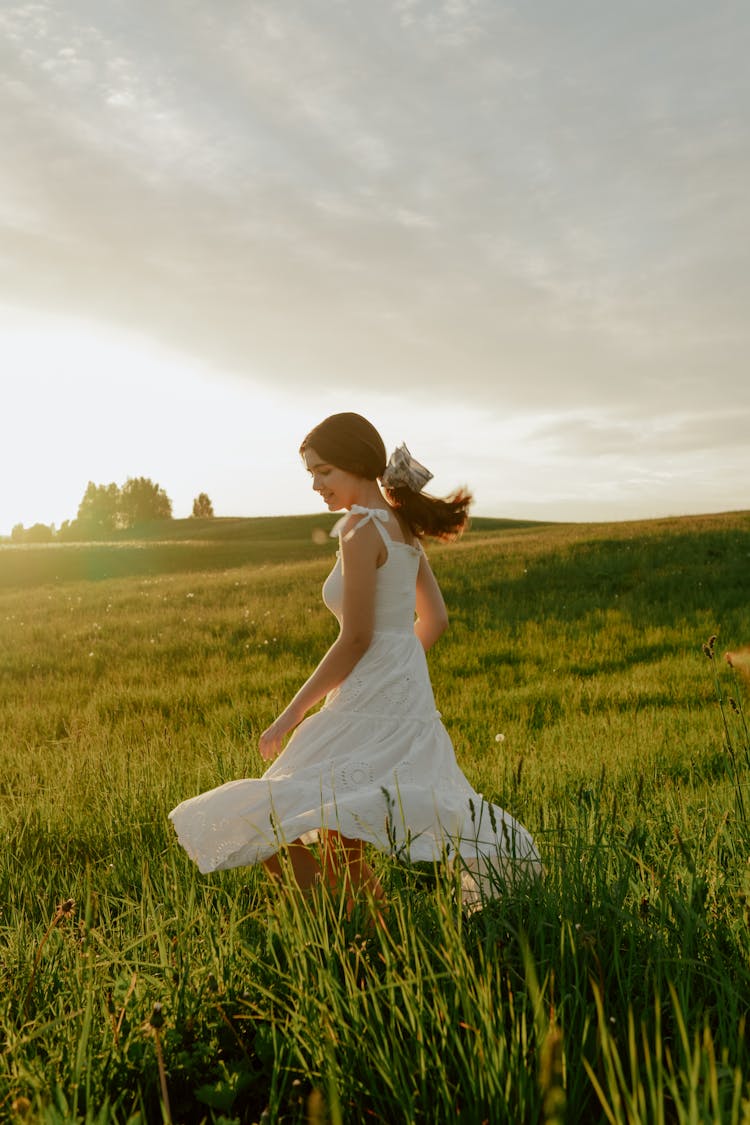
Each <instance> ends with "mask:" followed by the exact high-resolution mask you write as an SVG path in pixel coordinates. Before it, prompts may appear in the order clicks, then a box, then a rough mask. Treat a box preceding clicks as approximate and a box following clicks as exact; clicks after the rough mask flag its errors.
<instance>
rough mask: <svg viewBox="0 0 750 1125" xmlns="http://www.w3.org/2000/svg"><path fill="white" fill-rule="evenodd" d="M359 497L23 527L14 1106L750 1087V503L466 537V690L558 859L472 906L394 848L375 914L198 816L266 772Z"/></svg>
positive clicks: (213, 1114)
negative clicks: (248, 862) (55, 531)
mask: <svg viewBox="0 0 750 1125" xmlns="http://www.w3.org/2000/svg"><path fill="white" fill-rule="evenodd" d="M185 522H186V523H188V522H189V523H190V524H195V522H196V521H185ZM329 522H330V521H329ZM326 526H327V524H325V523H324V520H323V519H321V520H320V521H317V522H316V521H311V520H300V522H298V523H295V522H294V521H279V522H278V525H277V530H278V532H279V534H278V537H277V538H274V536H273V526H272V525H271V526H269V527H267V528H264V529H262V530H263V534H262V535H260V534H259V535H258V536H256V538H255V539H243V538H242V535H241V534H240V533H239V531H240V529H239V528H238V527H234V532H236V533H237V538H236V539H234V540H231V539H229V538H227V539H226V540H222V539H221V538H217V539H216V540H215V541H213V544H211V543H210V541H209V545H208V546H206V545H205V544H204V545H203V546H196V545H195V543H194V542H192V541H191V542H182V543H180V542H175V541H172V542H171V543H167V544H166V545H164V546H163V547H162V546H159V545H157V544H152V545H151V547H144V548H140V547H133V546H132V544H131V545H130V546H128V547H125V546H113V547H107V548H106V550H107V551H109V553H110V554H109V557H110V558H111V556H112V555H113V554H116V553H117V552H118V551H121V550H126V549H127V550H130V549H131V548H132V549H133V550H136V551H137V550H143V551H146V552H147V553H148V552H150V555H149V558H148V565H147V566H146V565H145V564H144V570H143V571H141V572H138V571H136V572H135V573H133V572H132V569H131V570H128V571H127V576H120V577H109V578H103V577H97V578H96V580H92V579H89V580H85V581H82V580H80V573H81V571H80V568H81V567H82V566H87V565H88V563H86V562H85V557H86V550H84V549H83V548H78V547H73V546H71V547H55V548H50V549H46V550H44V549H40V550H39V551H38V552H36V553H34V552H30V549H24V548H20V549H19V548H12V549H4V550H3V551H1V552H0V583H1V584H2V586H3V588H2V590H0V662H1V665H0V666H1V667H2V676H1V677H0V838H2V842H3V845H4V846H3V848H2V850H1V851H0V1120H21V1119H23V1116H24V1114H25V1115H26V1118H27V1119H31V1120H34V1121H44V1122H50V1123H53V1122H55V1123H56V1122H69V1121H70V1122H73V1121H76V1122H77V1121H81V1122H101V1123H102V1125H106V1123H108V1122H127V1121H131V1122H135V1121H140V1122H152V1121H160V1120H166V1119H168V1117H169V1118H171V1120H174V1121H181V1122H202V1121H205V1122H232V1121H234V1122H256V1121H257V1122H260V1121H267V1122H296V1121H300V1122H303V1121H320V1122H322V1121H330V1122H331V1123H332V1125H335V1123H336V1122H339V1121H347V1122H359V1121H373V1122H377V1121H381V1122H388V1123H395V1122H442V1121H447V1122H453V1121H461V1122H471V1123H474V1122H476V1123H477V1125H479V1123H481V1122H483V1121H489V1122H493V1123H494V1122H509V1123H510V1122H513V1123H517V1122H527V1121H528V1122H536V1121H555V1120H558V1121H571V1122H616V1123H620V1122H622V1123H637V1122H663V1123H665V1125H666V1123H672V1122H680V1123H683V1122H684V1123H691V1125H692V1123H693V1122H695V1123H697V1122H722V1123H723V1122H730V1123H737V1125H740V1123H744V1122H748V1121H750V1046H749V1042H750V1041H749V1039H748V1027H747V1018H748V1008H749V1007H750V936H749V934H750V930H749V927H748V923H749V922H750V865H749V864H748V855H750V848H749V845H750V828H749V826H748V819H747V818H748V813H750V792H748V785H747V778H748V769H749V768H750V761H749V756H750V745H749V744H748V736H747V727H746V724H745V707H746V703H745V701H746V698H747V695H746V693H747V686H746V684H745V683H744V682H742V681H740V680H738V679H737V678H736V677H737V673H736V672H735V671H734V670H733V669H732V668H730V667H729V665H728V664H726V663H725V662H724V661H723V660H722V653H723V651H724V649H737V648H739V647H741V646H742V645H743V644H746V643H748V640H749V638H750V608H749V607H748V601H747V574H748V566H749V565H750V517H749V516H748V514H747V513H733V514H725V515H722V516H714V517H705V518H702V519H697V518H696V519H692V518H690V519H681V520H671V521H649V522H646V523H639V524H619V525H618V524H613V525H591V526H564V525H551V526H547V527H540V526H538V525H527V526H517V527H514V526H508V525H501V526H500V527H492V526H489V525H485V526H481V525H480V526H478V527H477V526H475V529H474V530H473V531H472V532H471V534H470V535H468V536H466V538H465V539H464V540H463V541H461V543H459V544H457V545H456V546H454V547H436V548H434V549H432V550H431V557H432V559H433V564H434V567H435V570H436V572H437V573H438V576H439V578H440V581H441V585H442V586H443V589H444V591H445V594H446V600H447V601H448V604H449V608H450V610H451V620H452V628H451V630H450V631H449V633H448V634H447V635H446V637H445V638H444V639H443V640H442V641H441V642H440V644H439V645H438V646H437V647H436V649H435V650H434V652H433V653H431V654H430V665H431V671H432V675H433V683H434V686H435V692H436V697H437V700H438V705H439V706H440V708H441V711H442V712H443V716H444V720H445V722H446V725H447V726H448V729H449V731H450V733H451V735H452V737H453V739H454V744H455V746H456V751H457V755H458V758H459V761H460V763H461V765H462V768H463V769H464V771H465V772H466V774H467V776H468V777H469V779H470V780H471V782H472V784H474V786H475V787H476V788H478V789H480V790H481V791H482V792H484V793H485V795H486V796H487V797H488V798H490V799H492V800H494V801H497V802H498V803H500V804H502V805H503V806H504V807H506V808H508V809H509V810H510V811H511V812H513V813H514V814H515V815H517V816H518V817H519V818H520V819H521V820H522V821H523V822H524V823H525V824H527V825H528V826H529V828H530V829H531V830H532V831H533V833H534V834H535V836H536V837H537V839H538V841H539V844H540V847H541V850H542V853H543V858H544V863H545V868H546V876H545V879H544V880H543V881H542V882H540V883H538V884H536V885H533V886H523V885H519V886H516V887H508V888H507V890H506V893H505V894H504V896H503V897H502V899H501V900H500V901H496V902H493V903H491V904H489V905H488V906H487V907H486V908H485V909H484V910H483V911H481V912H478V913H476V914H473V915H471V916H468V917H467V916H464V915H463V914H462V913H461V911H460V910H459V909H458V908H457V907H456V903H455V896H454V894H453V888H452V886H451V881H450V879H449V878H448V877H447V876H444V875H441V874H440V873H437V872H435V871H434V870H432V869H431V868H430V867H428V866H419V867H417V868H411V869H408V868H403V867H399V866H396V865H394V864H392V863H391V862H389V861H387V860H386V859H384V858H379V859H378V860H377V864H378V871H379V874H380V876H381V878H382V880H383V882H384V883H385V885H386V888H387V891H388V895H389V899H390V902H391V913H390V916H389V921H388V930H387V932H385V933H379V934H377V935H375V936H367V935H366V933H365V930H364V928H363V921H364V920H363V919H361V918H354V919H352V920H351V922H348V921H346V920H345V919H344V918H343V913H342V911H343V908H342V904H341V903H340V902H339V901H337V899H336V897H335V896H332V895H327V896H326V895H322V894H321V896H320V898H319V901H318V903H317V905H316V908H315V909H314V910H310V909H307V908H303V907H302V905H301V904H300V903H299V902H298V901H297V900H296V898H295V897H293V896H288V895H284V894H282V893H280V892H278V891H276V890H273V889H272V888H269V886H268V885H267V884H266V882H265V880H264V877H263V875H262V873H261V872H259V871H257V870H255V869H243V870H238V871H233V872H225V873H221V874H217V875H213V876H201V875H199V874H198V873H197V871H196V870H195V869H194V867H193V866H192V865H191V864H190V862H189V861H188V860H187V858H186V857H185V856H184V854H183V853H182V852H181V850H180V849H179V848H178V847H177V846H176V844H175V841H174V838H173V836H172V833H171V828H170V826H169V824H168V822H167V819H166V814H167V812H168V810H169V809H170V808H171V807H172V806H173V805H174V804H176V803H177V802H178V801H179V800H181V799H182V798H184V797H185V796H188V795H190V794H191V793H194V792H198V791H200V790H201V789H204V788H207V787H209V786H212V785H216V784H219V783H220V782H222V781H225V780H228V779H230V778H232V777H237V776H242V775H255V774H258V773H260V772H261V770H262V768H263V763H262V762H261V760H260V758H259V756H258V754H257V749H256V744H257V736H258V734H259V733H260V731H261V730H262V729H263V728H264V726H266V725H267V723H268V721H269V720H270V719H271V718H272V717H273V716H274V715H275V714H276V713H277V710H278V709H279V707H280V706H281V705H283V703H284V702H285V701H286V699H287V698H288V697H289V695H290V694H291V693H292V692H293V691H294V690H295V688H296V686H298V684H299V682H300V681H301V680H302V679H303V678H304V677H305V675H307V673H308V672H309V671H310V670H311V668H312V667H313V666H314V664H315V662H316V660H317V658H318V657H319V655H320V654H321V653H322V651H324V649H325V648H326V646H327V645H328V644H329V643H330V641H331V640H332V638H333V636H334V635H335V625H334V623H333V622H332V619H331V618H330V616H329V614H328V613H327V611H326V610H325V609H324V608H323V607H322V606H321V605H320V604H319V602H318V600H317V589H318V587H319V585H320V584H321V582H322V580H323V578H324V576H325V573H326V572H327V569H328V567H329V565H330V555H331V552H332V549H333V544H332V543H330V542H327V541H326V542H322V543H315V542H313V540H312V530H313V529H314V528H315V527H320V528H321V529H325V527H326ZM207 530H210V531H211V532H212V533H215V534H217V535H218V525H214V526H213V527H212V528H209V529H207ZM228 530H231V529H229V528H228ZM268 543H271V544H272V548H268V547H267V546H266V544H268ZM167 548H170V549H173V551H174V552H177V553H173V554H172V555H169V552H168V551H167ZM102 549H103V548H102ZM11 550H12V551H14V552H15V555H14V557H13V560H12V564H11V563H8V562H7V558H8V553H9V551H11ZM87 550H88V551H89V552H90V553H91V552H93V553H94V555H95V554H96V552H97V551H98V550H100V548H88V549H87ZM66 552H69V553H70V557H71V558H73V562H65V561H64V560H65V558H66ZM159 552H161V553H159ZM232 552H235V553H234V554H232ZM242 552H245V555H244V556H243V554H242ZM32 556H33V557H34V558H35V560H36V561H34V563H33V566H31V565H30V569H29V570H28V571H24V570H23V568H22V567H21V564H19V563H18V561H17V560H18V559H19V558H20V559H23V558H31V557H32ZM140 557H142V558H145V557H146V556H145V555H143V556H140ZM243 558H244V560H245V561H243ZM160 559H162V560H166V561H163V567H162V569H161V570H160V569H159V567H160V566H162V563H160V562H159V560H160ZM282 559H285V560H287V561H283V562H282V561H281V560H282ZM61 560H63V561H61ZM81 560H83V561H81ZM222 560H224V561H222ZM177 562H179V565H177ZM127 565H128V566H131V564H130V563H128V564H127ZM67 567H70V569H69V570H68V569H66V568H67ZM14 568H16V569H15V570H14ZM19 568H20V569H19ZM76 568H78V569H76ZM91 573H92V574H93V573H94V569H93V568H92V571H91ZM96 573H99V572H98V571H97V572H96ZM66 574H69V575H78V577H77V578H73V577H71V578H66V577H65V575H66ZM14 575H15V577H14ZM712 635H718V640H717V641H715V642H714V644H713V646H712V647H711V648H709V654H710V658H709V656H707V655H706V654H705V652H704V651H703V645H704V643H705V642H707V639H708V638H709V636H712ZM730 698H731V699H732V700H734V705H732V704H731V703H730V702H729V700H730ZM498 735H502V736H503V737H502V739H501V740H498ZM158 1005H161V1008H159V1007H158ZM160 1058H161V1060H162V1065H161V1067H160ZM160 1071H161V1073H160ZM167 1099H168V1102H169V1107H170V1108H169V1113H167V1108H166V1106H167Z"/></svg>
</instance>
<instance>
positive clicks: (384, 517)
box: [331, 504, 389, 543]
mask: <svg viewBox="0 0 750 1125" xmlns="http://www.w3.org/2000/svg"><path fill="white" fill-rule="evenodd" d="M352 513H354V514H356V515H358V516H364V517H365V518H364V519H363V520H360V521H359V523H358V524H355V526H354V527H353V528H351V530H350V531H347V533H346V535H345V536H344V539H343V542H344V543H348V542H349V540H350V539H351V537H352V535H355V534H356V533H357V532H358V531H359V529H360V527H364V526H365V524H367V523H371V522H374V521H375V520H380V522H381V523H382V524H384V525H385V524H387V523H388V518H389V517H388V512H387V511H386V509H385V508H363V507H362V505H361V504H352V506H351V508H350V509H349V511H348V512H347V513H346V515H345V516H342V517H341V519H340V520H337V521H336V523H335V524H334V526H333V530H332V531H331V539H335V538H336V537H337V536H338V535H340V534H341V532H342V531H343V528H344V524H345V523H346V521H347V520H348V519H349V516H350V515H352ZM379 530H380V528H378V531H379Z"/></svg>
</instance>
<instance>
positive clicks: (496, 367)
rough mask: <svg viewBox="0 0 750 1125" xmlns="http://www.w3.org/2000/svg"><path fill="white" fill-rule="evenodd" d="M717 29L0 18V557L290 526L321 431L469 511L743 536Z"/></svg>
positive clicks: (451, 11)
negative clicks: (110, 526)
mask: <svg viewBox="0 0 750 1125" xmlns="http://www.w3.org/2000/svg"><path fill="white" fill-rule="evenodd" d="M749 33H750V8H749V7H748V5H747V3H746V0H741V2H740V0H738V2H736V3H731V2H730V3H724V2H722V0H712V2H711V3H710V4H709V3H706V2H705V0H701V2H694V0H679V2H678V0H649V2H648V3H646V2H642V0H630V2H628V3H627V4H623V3H616V2H614V0H609V2H606V0H588V2H583V0H571V2H570V3H562V2H560V0H523V2H522V0H518V2H517V3H503V2H501V0H443V2H438V0H378V2H376V3H373V2H372V0H350V2H348V3H347V2H344V0H328V2H324V0H273V2H271V0H269V2H266V3H260V2H257V0H244V2H238V0H202V2H196V0H179V2H177V0H175V2H171V0H164V2H161V3H160V2H159V0H148V2H147V0H127V2H125V0H65V2H58V3H53V2H46V0H39V2H36V3H13V2H12V0H4V3H3V4H2V7H1V8H0V42H1V44H2V46H1V48H0V52H1V53H0V86H1V88H2V89H1V95H2V96H1V98H0V139H1V140H2V151H3V157H2V172H1V173H0V238H1V245H0V251H1V252H0V346H1V347H2V368H1V370H2V374H1V376H0V377H1V378H2V382H3V391H4V394H3V410H2V449H0V472H1V473H2V486H1V487H2V493H1V494H0V533H7V532H8V531H9V530H10V527H11V526H12V524H13V523H15V522H24V523H26V525H27V526H28V525H29V524H30V523H33V522H35V521H37V520H39V521H42V522H50V521H52V520H54V521H55V522H58V523H59V522H60V520H61V519H64V518H66V517H72V516H74V515H75V511H76V508H77V505H78V502H79V501H80V499H81V496H82V494H83V491H84V489H85V487H86V483H87V481H88V480H89V479H93V480H95V481H96V482H97V483H108V482H109V481H110V480H116V481H117V482H118V483H123V481H124V479H125V477H126V476H129V475H132V476H137V475H150V476H153V477H154V478H155V479H158V480H159V483H160V484H161V485H162V486H163V487H164V488H165V489H166V490H167V492H168V493H169V494H170V496H171V497H172V498H173V500H174V501H175V515H187V514H189V510H190V504H191V501H192V497H193V496H195V495H196V494H197V492H198V491H203V490H206V491H209V494H210V495H211V498H212V499H213V501H214V506H215V508H216V510H217V514H226V515H254V514H262V513H267V512H279V513H281V512H301V511H310V510H315V507H316V501H315V498H314V497H313V496H311V495H310V494H309V487H308V483H307V481H306V479H305V476H304V473H302V472H301V470H300V467H299V462H298V458H297V455H296V449H297V447H298V445H299V441H300V439H301V437H302V436H303V435H304V433H305V432H306V431H307V429H309V428H310V427H311V426H312V425H314V424H315V423H316V422H317V421H319V420H320V418H321V417H322V416H324V415H325V414H327V413H330V412H332V411H334V410H348V409H355V410H361V411H362V412H363V413H367V414H368V415H369V416H370V417H371V418H372V420H373V421H374V422H375V423H376V425H378V426H379V428H380V429H381V430H382V432H383V435H384V437H385V438H386V441H387V443H388V444H389V445H393V444H394V443H396V442H400V441H406V442H407V444H408V445H409V446H410V448H411V449H412V451H413V452H414V454H415V455H416V456H417V457H418V458H419V459H420V460H421V461H424V462H425V463H426V464H428V465H429V466H430V467H431V468H432V469H433V472H434V473H435V482H434V484H435V486H436V488H435V489H434V490H435V491H437V490H438V489H443V490H447V489H450V488H451V487H453V486H455V485H457V484H460V483H465V482H466V483H468V484H469V485H470V486H472V487H473V488H474V491H475V493H476V496H477V511H478V512H480V513H481V514H494V515H519V516H523V515H527V516H530V517H545V518H547V517H548V518H564V519H568V518H572V519H583V520H585V519H624V518H631V517H634V516H650V515H665V514H681V513H689V512H704V511H718V510H725V509H729V508H750V500H749V499H748V464H749V463H750V458H749V457H748V452H749V449H748V446H749V442H748V434H749V433H750V378H748V370H747V366H748V364H747V356H748V354H749V350H750V349H749V348H748V345H749V343H750V328H749V327H748V325H749V323H750V317H749V316H748V310H749V309H750V260H749V259H750V239H749V238H748V198H750V175H749V172H750V148H749V146H748V142H749V140H750V135H749V134H750V126H749V120H748V118H749V113H750V67H748V64H747V51H748V43H749V42H750V40H749Z"/></svg>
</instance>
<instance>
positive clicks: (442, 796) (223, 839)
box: [169, 505, 541, 897]
mask: <svg viewBox="0 0 750 1125" xmlns="http://www.w3.org/2000/svg"><path fill="white" fill-rule="evenodd" d="M351 512H353V513H359V514H361V515H362V516H363V517H364V518H363V519H362V520H360V522H359V523H358V524H357V525H356V526H355V527H354V528H353V530H351V531H350V532H349V533H348V535H349V536H351V535H354V534H356V532H357V531H358V530H359V529H360V528H361V527H363V526H364V525H365V524H366V523H369V522H370V521H372V522H373V523H374V525H375V527H376V528H377V529H378V531H379V533H380V535H381V538H382V539H383V541H384V543H385V544H386V548H387V551H388V557H387V560H386V562H385V563H384V564H383V565H382V566H381V567H380V568H379V570H378V572H377V580H376V593H375V628H374V632H373V637H372V641H371V644H370V647H369V648H368V649H367V652H366V653H365V654H364V656H363V657H362V658H361V659H360V661H359V662H358V663H357V664H356V666H355V667H354V669H353V670H352V671H351V673H350V674H349V675H348V676H347V677H346V679H345V680H343V682H342V683H341V684H340V685H339V686H338V687H337V688H335V689H334V690H333V691H331V692H329V694H328V695H327V697H326V700H325V703H324V705H323V706H322V707H321V709H320V710H319V711H317V712H315V713H314V714H312V715H310V716H309V717H308V718H306V719H305V720H304V721H303V722H302V723H300V725H299V726H298V727H297V728H296V730H295V731H294V734H293V735H292V737H291V738H290V740H289V742H288V743H287V746H286V748H285V749H284V751H283V752H282V753H281V754H280V755H279V756H278V758H276V760H275V761H274V763H273V765H271V766H270V767H269V769H267V770H266V772H265V773H264V774H263V776H262V777H260V778H247V779H242V780H238V781H230V782H227V783H226V784H225V785H220V786H219V787H218V788H217V789H212V790H210V791H209V792H207V793H202V794H200V795H199V796H197V797H192V798H190V799H188V800H186V801H183V802H182V804H180V805H178V806H177V808H176V809H173V810H172V812H171V813H170V814H169V815H170V819H171V820H172V823H173V824H174V827H175V829H176V831H177V835H178V838H179V840H180V843H181V844H182V846H183V847H184V848H185V850H186V851H187V853H188V855H189V856H190V857H191V858H192V859H193V860H195V862H196V863H197V864H198V867H199V868H200V870H201V871H202V872H209V871H218V870H221V869H223V868H229V867H239V866H242V865H244V864H254V863H259V862H261V861H262V860H264V859H267V858H268V857H269V856H271V855H273V854H274V852H276V851H278V849H279V847H280V846H281V845H282V844H283V843H284V842H287V843H289V842H291V841H292V840H296V839H298V838H301V839H302V840H303V841H304V842H305V843H310V842H312V841H314V840H315V839H316V838H317V834H318V831H319V830H320V829H336V830H337V831H339V832H341V834H342V835H344V836H348V837H352V838H355V839H360V840H366V841H368V842H369V843H371V844H374V845H375V847H376V848H379V849H380V850H381V851H384V852H387V853H388V854H391V855H394V856H396V857H398V858H400V859H404V860H407V861H408V860H412V861H415V862H417V861H423V860H427V861H437V860H446V859H447V860H448V861H449V862H450V861H455V860H456V859H458V858H459V857H460V860H459V862H460V863H461V866H462V869H463V871H464V875H463V877H462V881H463V884H464V890H465V894H466V893H468V895H469V897H471V894H472V887H473V888H474V889H475V890H476V891H477V893H478V889H479V887H480V886H481V887H482V893H484V894H492V893H494V891H493V888H494V886H495V885H496V883H498V880H496V879H495V878H494V876H493V872H499V873H500V874H501V875H502V876H503V877H505V878H507V877H508V876H509V875H513V874H516V873H519V872H520V871H526V872H528V873H530V874H537V873H538V872H539V871H540V869H541V865H540V862H539V856H538V853H537V851H536V848H535V846H534V842H533V840H532V838H531V836H530V835H529V833H528V832H527V830H526V829H525V828H524V827H523V826H522V825H521V824H519V823H518V822H517V821H516V820H514V819H513V818H512V817H511V816H509V815H508V813H506V812H504V811H503V810H502V809H501V808H499V807H498V806H497V805H490V804H488V802H486V801H485V800H484V798H483V797H481V796H480V795H479V794H478V793H476V792H475V791H474V790H473V789H472V788H471V786H470V785H469V782H468V781H467V780H466V778H465V777H464V775H463V773H462V772H461V770H460V769H459V766H458V763H457V761H456V756H455V753H454V750H453V746H452V744H451V741H450V738H449V737H448V734H447V731H446V730H445V727H444V726H443V724H442V722H441V719H440V712H439V711H437V710H436V709H435V699H434V696H433V694H432V686H431V684H430V677H429V673H428V670H427V661H426V659H425V654H424V650H423V648H422V645H421V644H420V642H419V639H418V638H417V636H416V634H415V632H414V613H415V597H416V578H417V570H418V568H419V560H420V556H421V548H418V547H412V546H410V545H408V544H406V543H399V542H396V541H395V540H393V539H391V538H390V536H389V535H388V532H387V531H386V529H385V527H384V524H386V523H387V522H388V518H389V517H388V513H387V512H386V511H385V510H382V509H379V508H373V509H370V508H362V507H360V506H359V505H353V506H352V508H351ZM348 518H349V515H348V514H347V516H345V517H344V519H342V520H340V521H339V523H338V524H337V525H336V527H335V528H334V531H333V532H332V534H334V535H335V534H338V533H340V527H341V525H342V524H343V523H344V522H346V520H347V519H348ZM323 600H324V601H325V604H326V605H327V606H328V608H329V609H330V610H331V611H332V612H333V613H334V614H336V616H337V617H338V618H339V620H340V619H341V608H342V601H343V578H342V573H341V559H340V554H339V557H338V559H337V562H336V565H335V566H334V568H333V570H332V571H331V573H330V574H329V576H328V578H327V579H326V581H325V584H324V586H323ZM467 878H468V881H467Z"/></svg>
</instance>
